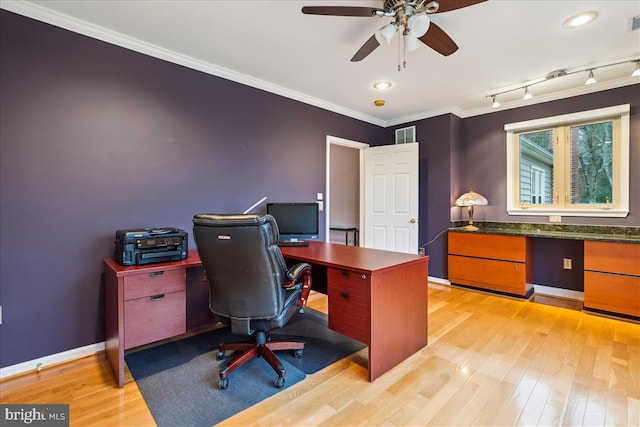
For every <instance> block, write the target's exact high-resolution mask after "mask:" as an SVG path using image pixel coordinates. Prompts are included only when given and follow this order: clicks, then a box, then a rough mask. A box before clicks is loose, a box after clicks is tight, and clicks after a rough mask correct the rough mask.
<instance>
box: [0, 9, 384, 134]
mask: <svg viewBox="0 0 640 427" xmlns="http://www.w3.org/2000/svg"><path fill="white" fill-rule="evenodd" d="M0 8H1V9H5V10H8V11H10V12H14V13H17V14H19V15H23V16H26V17H28V18H31V19H35V20H37V21H41V22H44V23H47V24H51V25H55V26H56V27H60V28H63V29H66V30H69V31H73V32H75V33H78V34H82V35H85V36H88V37H91V38H94V39H97V40H101V41H104V42H107V43H110V44H113V45H116V46H120V47H123V48H126V49H129V50H133V51H135V52H138V53H142V54H145V55H149V56H152V57H154V58H159V59H162V60H164V61H168V62H172V63H174V64H178V65H182V66H185V67H187V68H191V69H194V70H198V71H202V72H203V73H207V74H211V75H214V76H216V77H221V78H224V79H226V80H231V81H234V82H237V83H241V84H244V85H246V86H250V87H253V88H256V89H261V90H264V91H267V92H270V93H274V94H276V95H280V96H284V97H286V98H290V99H293V100H296V101H300V102H303V103H305V104H309V105H313V106H316V107H319V108H322V109H324V110H328V111H332V112H334V113H338V114H341V115H344V116H347V117H352V118H354V119H358V120H362V121H364V122H368V123H371V124H374V125H377V126H382V127H384V123H385V122H384V120H381V119H379V118H376V117H372V116H369V115H366V114H362V113H360V112H359V111H355V110H351V109H349V108H345V107H343V106H340V105H336V104H333V103H330V102H327V101H325V100H322V99H319V98H315V97H312V96H309V95H306V94H304V93H301V92H297V91H294V90H291V89H288V88H285V87H283V86H279V85H277V84H274V83H271V82H268V81H265V80H260V79H257V78H255V77H252V76H249V75H246V74H242V73H238V72H236V71H233V70H230V69H228V68H224V67H220V66H217V65H215V64H211V63H209V62H205V61H201V60H198V59H195V58H192V57H190V56H187V55H182V54H180V53H177V52H174V51H172V50H169V49H165V48H162V47H160V46H156V45H154V44H151V43H147V42H144V41H142V40H139V39H136V38H133V37H129V36H126V35H124V34H121V33H118V32H115V31H112V30H109V29H107V28H104V27H101V26H98V25H94V24H91V23H88V22H86V21H82V20H79V19H76V18H73V17H71V16H68V15H65V14H62V13H59V12H56V11H53V10H51V9H47V8H45V7H42V6H39V5H35V4H33V3H29V2H26V1H17V0H3V1H2V3H1V4H0Z"/></svg>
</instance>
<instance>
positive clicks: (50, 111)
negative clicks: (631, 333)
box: [0, 10, 384, 367]
mask: <svg viewBox="0 0 640 427" xmlns="http://www.w3.org/2000/svg"><path fill="white" fill-rule="evenodd" d="M0 19H1V21H0V31H1V33H0V43H1V44H0V51H1V52H2V55H1V57H0V60H1V61H2V62H1V66H2V73H1V74H0V93H1V94H2V96H1V98H0V162H1V163H0V174H1V175H0V236H1V237H2V238H1V241H0V245H1V246H0V264H1V268H0V286H1V287H0V304H1V305H2V308H3V324H2V326H0V349H2V353H1V360H0V366H2V367H5V366H10V365H13V364H16V363H19V362H23V361H26V360H31V359H34V358H37V357H41V356H44V355H49V354H55V353H58V352H61V351H65V350H69V349H72V348H77V347H81V346H84V345H89V344H92V343H96V342H100V341H102V340H104V334H103V297H102V292H103V290H102V287H101V272H102V263H101V261H102V259H103V258H105V257H108V256H111V255H112V253H113V248H114V245H113V240H114V236H115V231H116V230H117V229H123V228H137V227H158V226H174V227H181V228H183V229H185V230H187V231H188V232H189V234H191V217H192V216H193V215H194V214H195V213H199V212H218V213H225V212H241V211H243V210H244V209H246V208H248V207H249V206H251V205H252V204H253V203H254V202H256V201H257V200H259V199H260V198H262V197H263V196H265V195H266V196H268V197H269V201H273V202H276V201H314V200H315V197H316V193H317V192H324V187H325V179H324V176H325V162H324V160H323V159H324V156H325V137H326V135H327V134H330V135H338V136H340V137H343V138H347V139H352V140H357V141H372V142H378V143H379V142H381V141H383V140H384V130H383V129H382V128H380V127H378V126H375V125H371V124H367V123H364V122H362V121H359V120H355V119H351V118H348V117H345V116H342V115H339V114H335V113H332V112H329V111H326V110H322V109H319V108H316V107H313V106H309V105H306V104H303V103H300V102H297V101H293V100H290V99H288V98H284V97H280V96H277V95H274V94H270V93H267V92H264V91H261V90H258V89H254V88H250V87H247V86H243V85H241V84H237V83H234V82H231V81H228V80H224V79H221V78H218V77H214V76H211V75H207V74H204V73H201V72H198V71H194V70H191V69H187V68H185V67H181V66H179V65H175V64H171V63H168V62H164V61H161V60H158V59H155V58H151V57H148V56H145V55H142V54H138V53H135V52H132V51H129V50H126V49H123V48H120V47H117V46H113V45H110V44H107V43H103V42H100V41H96V40H94V39H91V38H88V37H84V36H81V35H78V34H75V33H72V32H69V31H66V30H61V29H59V28H56V27H53V26H50V25H47V24H43V23H40V22H37V21H34V20H31V19H28V18H24V17H21V16H19V15H16V14H13V13H10V12H7V11H4V10H2V11H1V14H0ZM261 209H264V206H262V207H261ZM322 222H323V224H324V218H322ZM322 229H324V226H322ZM190 247H191V248H194V247H195V246H194V244H193V240H192V239H191V241H190Z"/></svg>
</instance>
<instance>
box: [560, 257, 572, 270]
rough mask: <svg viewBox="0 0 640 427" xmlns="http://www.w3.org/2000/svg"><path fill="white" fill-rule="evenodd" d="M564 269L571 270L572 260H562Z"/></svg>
mask: <svg viewBox="0 0 640 427" xmlns="http://www.w3.org/2000/svg"><path fill="white" fill-rule="evenodd" d="M562 268H564V269H565V270H571V258H562Z"/></svg>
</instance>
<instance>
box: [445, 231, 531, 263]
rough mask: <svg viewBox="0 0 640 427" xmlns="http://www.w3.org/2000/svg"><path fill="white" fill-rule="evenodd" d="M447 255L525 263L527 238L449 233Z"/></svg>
mask: <svg viewBox="0 0 640 427" xmlns="http://www.w3.org/2000/svg"><path fill="white" fill-rule="evenodd" d="M449 253H450V254H455V255H468V256H475V257H480V258H490V259H500V260H506V261H517V262H525V261H526V260H527V238H526V237H521V236H499V235H494V234H473V233H460V232H449Z"/></svg>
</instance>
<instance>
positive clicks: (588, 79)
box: [584, 70, 598, 85]
mask: <svg viewBox="0 0 640 427" xmlns="http://www.w3.org/2000/svg"><path fill="white" fill-rule="evenodd" d="M594 83H598V81H597V80H596V78H595V77H594V76H593V70H589V77H588V78H587V81H586V82H584V84H585V85H592V84H594Z"/></svg>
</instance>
